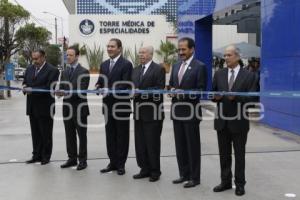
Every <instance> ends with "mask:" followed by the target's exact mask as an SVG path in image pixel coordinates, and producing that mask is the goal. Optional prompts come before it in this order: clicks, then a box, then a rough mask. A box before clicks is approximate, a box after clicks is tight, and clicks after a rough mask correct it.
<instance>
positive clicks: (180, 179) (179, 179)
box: [172, 177, 188, 184]
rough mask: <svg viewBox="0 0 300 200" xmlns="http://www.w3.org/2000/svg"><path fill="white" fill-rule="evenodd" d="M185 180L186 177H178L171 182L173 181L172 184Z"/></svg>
mask: <svg viewBox="0 0 300 200" xmlns="http://www.w3.org/2000/svg"><path fill="white" fill-rule="evenodd" d="M187 180H188V179H187V178H184V177H179V178H178V179H175V180H173V181H172V182H173V184H179V183H183V182H185V181H187Z"/></svg>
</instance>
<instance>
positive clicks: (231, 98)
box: [227, 96, 235, 101]
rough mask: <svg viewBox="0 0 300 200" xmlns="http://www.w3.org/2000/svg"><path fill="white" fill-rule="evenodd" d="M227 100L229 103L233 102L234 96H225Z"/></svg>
mask: <svg viewBox="0 0 300 200" xmlns="http://www.w3.org/2000/svg"><path fill="white" fill-rule="evenodd" d="M227 98H228V99H229V100H230V101H233V100H235V96H227Z"/></svg>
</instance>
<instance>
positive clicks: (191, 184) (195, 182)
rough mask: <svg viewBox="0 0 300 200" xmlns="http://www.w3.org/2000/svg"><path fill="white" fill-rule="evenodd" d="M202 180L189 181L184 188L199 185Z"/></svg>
mask: <svg viewBox="0 0 300 200" xmlns="http://www.w3.org/2000/svg"><path fill="white" fill-rule="evenodd" d="M199 184H200V181H188V182H187V183H186V184H184V185H183V187H184V188H191V187H195V186H196V185H199Z"/></svg>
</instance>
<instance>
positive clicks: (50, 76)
mask: <svg viewBox="0 0 300 200" xmlns="http://www.w3.org/2000/svg"><path fill="white" fill-rule="evenodd" d="M31 56H32V61H33V65H30V66H28V67H27V69H26V72H25V77H24V81H23V88H24V90H23V91H24V94H27V106H26V114H27V115H29V120H30V127H31V136H32V145H33V152H32V154H33V156H32V158H31V159H30V160H28V161H26V163H27V164H30V163H35V162H39V161H41V164H42V165H45V164H47V163H49V161H50V158H51V154H52V131H53V115H54V111H55V110H54V108H55V107H54V106H55V99H54V96H53V95H51V94H50V93H46V92H31V90H32V89H46V90H50V89H54V87H55V84H54V83H55V82H56V81H57V79H58V76H59V71H58V69H57V68H54V67H53V66H52V65H50V64H49V63H47V62H46V58H45V52H44V51H43V50H38V51H34V52H32V55H31Z"/></svg>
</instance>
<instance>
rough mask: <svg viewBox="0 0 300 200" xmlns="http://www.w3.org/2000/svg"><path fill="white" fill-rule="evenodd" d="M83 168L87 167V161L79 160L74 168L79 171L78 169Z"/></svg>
mask: <svg viewBox="0 0 300 200" xmlns="http://www.w3.org/2000/svg"><path fill="white" fill-rule="evenodd" d="M85 168H87V163H86V162H79V164H78V166H77V168H76V169H77V170H78V171H79V170H83V169H85Z"/></svg>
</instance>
